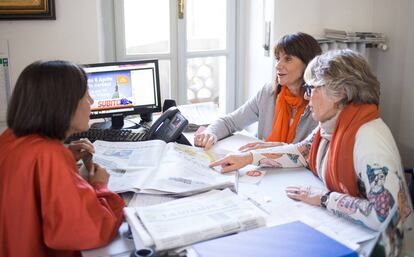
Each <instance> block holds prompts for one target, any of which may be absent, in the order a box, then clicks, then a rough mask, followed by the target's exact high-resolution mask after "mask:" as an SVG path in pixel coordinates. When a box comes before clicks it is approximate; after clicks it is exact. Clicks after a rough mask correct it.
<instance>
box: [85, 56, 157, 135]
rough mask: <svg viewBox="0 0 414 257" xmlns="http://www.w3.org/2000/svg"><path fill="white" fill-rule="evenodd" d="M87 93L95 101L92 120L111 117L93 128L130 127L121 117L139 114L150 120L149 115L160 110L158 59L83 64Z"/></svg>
mask: <svg viewBox="0 0 414 257" xmlns="http://www.w3.org/2000/svg"><path fill="white" fill-rule="evenodd" d="M83 67H84V70H85V71H86V73H87V76H88V88H89V94H90V95H91V97H92V99H93V100H94V103H93V105H92V106H91V108H92V112H91V118H92V119H93V118H111V121H107V122H105V123H100V124H99V125H93V127H100V128H115V129H119V128H130V127H132V128H133V127H137V124H127V123H129V122H128V121H127V120H125V121H124V117H126V116H128V115H133V114H140V115H141V119H142V120H143V121H150V120H151V119H152V113H154V112H159V111H161V104H160V101H161V97H160V85H159V73H158V61H157V60H144V61H134V62H118V63H98V64H88V65H84V66H83Z"/></svg>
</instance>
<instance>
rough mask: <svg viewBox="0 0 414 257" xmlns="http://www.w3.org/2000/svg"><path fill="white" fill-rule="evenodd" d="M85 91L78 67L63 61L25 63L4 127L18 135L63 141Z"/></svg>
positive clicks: (83, 77) (83, 74) (84, 84)
mask: <svg viewBox="0 0 414 257" xmlns="http://www.w3.org/2000/svg"><path fill="white" fill-rule="evenodd" d="M86 90H87V77H86V74H85V72H84V71H83V69H82V68H80V67H79V66H78V65H76V64H73V63H71V62H67V61H59V60H58V61H37V62H34V63H32V64H30V65H29V66H27V67H26V68H25V69H24V70H23V71H22V73H21V74H20V76H19V78H18V79H17V82H16V86H15V88H14V91H13V94H12V97H11V101H10V105H9V108H8V110H7V126H8V127H9V128H10V129H12V130H13V132H14V134H15V135H16V136H18V137H20V136H24V135H29V134H39V135H42V136H46V137H49V138H53V139H59V140H63V139H64V138H65V134H66V132H67V131H68V130H69V127H70V122H71V119H72V117H73V115H74V113H75V111H76V109H77V107H78V104H79V101H80V99H81V98H82V97H83V96H84V95H85V93H86Z"/></svg>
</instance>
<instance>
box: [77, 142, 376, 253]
mask: <svg viewBox="0 0 414 257" xmlns="http://www.w3.org/2000/svg"><path fill="white" fill-rule="evenodd" d="M188 136H191V135H188ZM252 141H255V139H253V138H250V137H247V136H243V135H235V136H231V137H228V138H226V139H224V140H221V141H219V143H217V144H216V145H215V146H213V150H214V149H215V148H219V149H226V150H231V149H233V150H234V149H238V148H239V147H240V146H242V145H244V144H246V143H248V142H252ZM263 170H264V171H266V174H265V177H264V178H263V179H262V180H261V181H260V183H259V184H248V183H240V184H239V193H240V194H245V195H248V196H249V197H252V198H254V200H256V201H257V202H258V204H260V205H261V207H263V208H264V209H265V210H267V211H268V212H269V213H270V215H269V217H268V219H267V221H266V223H267V226H274V225H278V224H282V223H287V222H290V221H294V220H301V221H304V222H305V223H308V224H309V225H311V226H313V227H316V228H317V229H319V230H322V231H323V232H325V233H328V232H329V233H333V234H334V233H335V231H334V230H332V231H324V229H325V230H326V229H327V228H326V224H322V223H327V222H328V220H329V221H331V222H334V223H335V225H332V223H331V226H335V227H336V226H339V225H337V224H342V225H343V226H345V225H347V224H345V225H344V223H346V221H344V220H343V219H340V218H338V217H335V216H333V215H331V214H329V213H328V212H327V211H325V210H324V209H322V208H320V207H314V206H310V205H307V204H305V203H302V202H296V201H293V200H292V199H290V198H288V197H287V196H286V193H285V188H286V186H288V185H292V184H301V185H312V186H315V187H323V183H322V182H321V181H320V180H319V179H318V178H316V177H315V176H314V175H313V174H312V173H311V172H310V171H308V170H307V169H305V168H295V169H277V168H267V169H263ZM307 216H313V217H317V218H312V217H307ZM318 223H319V224H318ZM348 225H349V224H348ZM324 226H325V228H324ZM344 233H345V232H344ZM331 235H332V234H331ZM335 236H339V235H335ZM119 240H125V239H124V238H122V235H121V236H120V237H118V240H117V241H115V242H114V243H112V244H110V245H109V246H108V247H105V248H104V249H102V248H100V249H97V250H95V251H99V252H100V253H103V252H105V251H107V252H108V253H109V250H107V249H109V248H111V247H112V249H114V248H113V247H114V246H113V244H115V243H116V244H119ZM341 242H342V241H341ZM374 245H375V240H369V241H368V242H367V243H365V244H364V245H362V252H363V253H364V256H367V255H368V254H369V253H370V252H371V251H372V249H373V246H374ZM119 253H120V255H116V256H128V254H127V253H125V249H121V248H119ZM88 254H89V255H84V256H88V257H91V256H105V255H101V254H95V253H94V251H88ZM112 254H113V253H112ZM107 256H109V255H107ZM112 256H113V255H112Z"/></svg>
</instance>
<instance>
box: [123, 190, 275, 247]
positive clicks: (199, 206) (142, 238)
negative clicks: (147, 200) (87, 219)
mask: <svg viewBox="0 0 414 257" xmlns="http://www.w3.org/2000/svg"><path fill="white" fill-rule="evenodd" d="M124 212H125V216H126V219H127V221H128V223H129V225H130V227H131V231H132V234H133V236H134V242H135V245H136V247H137V249H139V248H142V247H151V248H155V250H157V251H161V250H169V249H174V248H177V247H182V246H187V245H191V244H193V243H195V242H200V241H203V240H207V239H211V238H215V237H219V236H224V235H228V234H232V233H236V232H240V231H245V230H250V229H254V228H258V227H262V226H264V225H265V216H266V215H267V214H266V213H264V212H263V211H261V210H260V209H259V208H258V207H256V206H255V205H254V204H253V203H252V202H251V201H249V200H247V199H243V198H242V197H240V196H238V195H236V194H235V193H234V192H232V191H230V190H228V189H226V190H223V191H218V190H212V191H210V192H207V193H203V194H199V195H195V196H190V197H186V198H181V199H178V200H173V201H170V202H166V203H162V204H156V205H152V206H148V207H140V208H138V207H126V208H125V209H124Z"/></svg>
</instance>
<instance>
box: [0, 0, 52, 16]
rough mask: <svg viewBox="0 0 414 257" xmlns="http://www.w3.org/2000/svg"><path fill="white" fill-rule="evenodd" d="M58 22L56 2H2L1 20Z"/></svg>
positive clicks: (6, 0) (0, 6)
mask: <svg viewBox="0 0 414 257" xmlns="http://www.w3.org/2000/svg"><path fill="white" fill-rule="evenodd" d="M37 19H41V20H56V14H55V0H1V1H0V20H37Z"/></svg>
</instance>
